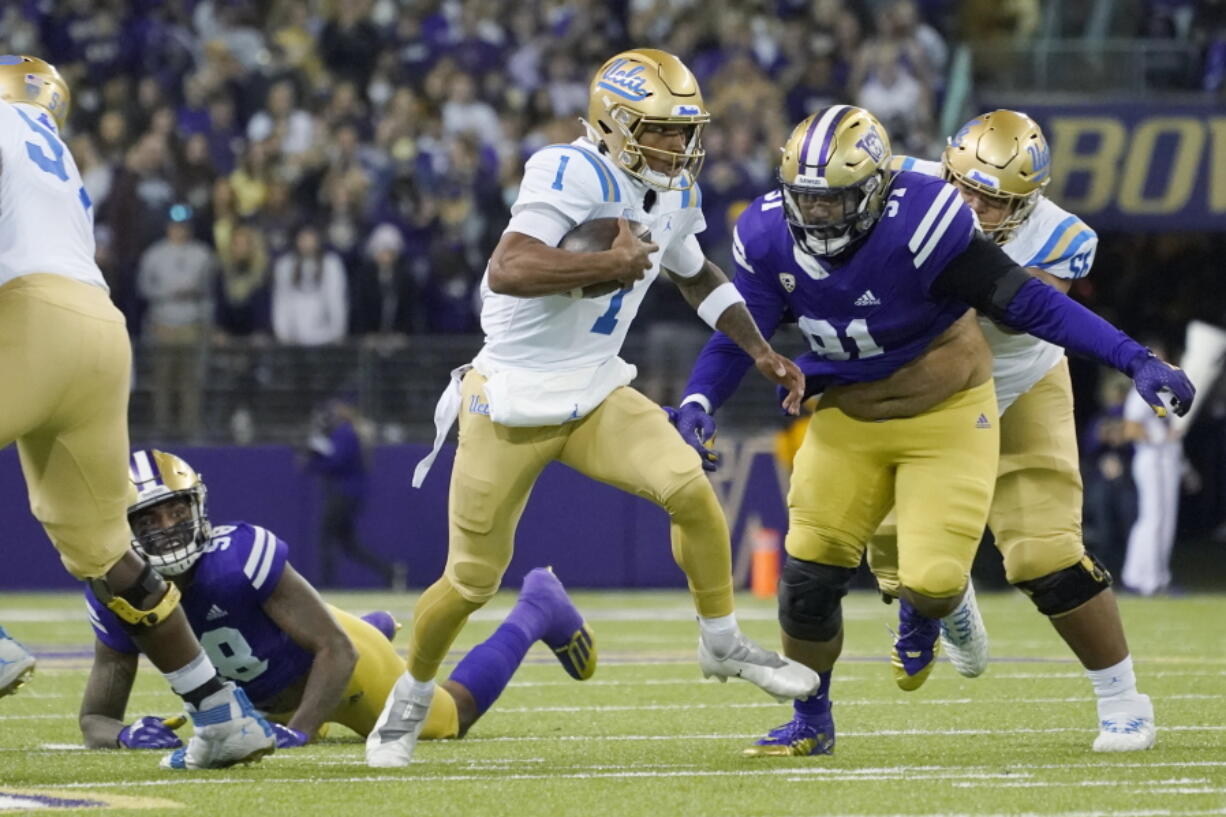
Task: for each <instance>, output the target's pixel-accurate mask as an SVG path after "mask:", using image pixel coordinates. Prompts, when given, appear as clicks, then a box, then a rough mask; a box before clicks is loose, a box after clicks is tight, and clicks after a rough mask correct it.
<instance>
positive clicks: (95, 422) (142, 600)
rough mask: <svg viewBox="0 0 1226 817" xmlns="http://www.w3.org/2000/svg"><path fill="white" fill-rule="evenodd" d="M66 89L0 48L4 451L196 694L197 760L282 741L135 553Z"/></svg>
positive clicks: (122, 352) (118, 389) (73, 569)
mask: <svg viewBox="0 0 1226 817" xmlns="http://www.w3.org/2000/svg"><path fill="white" fill-rule="evenodd" d="M68 107H69V94H68V86H67V85H65V84H64V80H63V78H62V77H61V76H60V74H59V72H58V71H56V70H55V68H53V67H52V66H50V65H48V64H47V63H45V62H43V61H42V60H40V59H36V58H34V57H24V56H0V381H3V382H5V383H8V384H12V385H10V386H9V387H8V388H6V389H5V390H4V393H3V396H2V397H0V447H3V446H6V445H8V444H9V443H11V442H13V441H16V442H17V451H18V454H19V455H20V459H21V470H22V472H23V474H24V475H25V479H26V488H27V490H28V491H29V495H30V509H31V510H32V511H33V513H34V516H35V517H36V518H37V519H38V520H39V522H41V523H42V525H43V529H44V530H45V531H46V532H47V536H48V537H49V538H50V539H51V542H52V543H53V544H54V545H55V548H56V550H58V551H59V553H60V558H61V559H62V560H63V562H64V566H65V567H66V568H68V572H70V573H71V574H72V575H74V576H76V577H77V578H78V579H82V580H84V581H86V582H88V583H89V586H90V587H91V588H92V590H93V592H94V593H95V594H96V595H97V597H98V598H99V599H101V600H102V602H103V603H104V604H105V605H106V607H107V608H108V609H110V610H111V611H113V612H114V613H115V614H116V615H117V616H119V618H120V619H122V621H123V627H124V629H125V630H126V631H127V632H128V633H129V634H130V635H131V636H132V638H133V639H134V640H135V641H136V642H137V643H139V644H140V645H141V649H142V650H144V651H145V653H146V654H147V655H148V656H149V658H150V659H151V660H152V661H153V663H154V664H155V665H156V666H157V668H158V669H159V670H161V671H162V672H163V673H164V674H165V676H166V679H167V680H168V681H169V682H170V685H171V687H172V688H173V689H174V691H175V692H176V693H178V694H179V696H180V697H182V698H183V700H184V701H185V703H186V707H187V711H188V712H189V714H190V715H191V716H192V719H193V722H194V723H195V726H196V733H195V735H194V736H193V737H192V739H191V742H190V743H189V744H188V747H187V752H186V753H187V757H188V762H187V764H186V765H187V766H189V767H191V768H203V767H220V766H229V765H231V764H233V763H239V762H245V761H248V760H255V759H258V758H259V757H261V756H262V755H264V754H267V753H269V752H271V751H272V750H273V747H274V743H273V738H272V730H271V728H270V727H269V726H268V724H267V723H265V722H264V721H263V719H261V718H259V717H257V716H256V715H255V714H254V711H253V710H252V709H251V704H250V702H248V701H247V699H246V697H245V696H244V695H243V693H242V691H241V690H239V689H237V688H236V687H235V686H234V685H233V684H232V683H228V682H225V681H224V680H223V679H222V678H220V677H219V676H218V674H217V670H216V669H215V668H214V667H213V664H212V662H211V661H209V659H208V656H206V655H205V654H204V652H203V651H202V650H201V649H200V644H199V643H198V642H197V641H196V638H195V636H193V635H192V632H191V629H190V628H189V627H188V625H187V619H186V618H185V617H184V615H183V613H182V611H181V610H179V609H178V606H177V605H178V601H179V593H178V591H177V590H175V589H174V588H173V587H171V586H170V585H168V584H167V583H166V582H164V581H163V580H162V578H161V577H160V576H159V575H158V574H157V572H156V571H154V570H153V568H152V567H150V565H149V564H148V563H147V562H146V561H144V560H143V559H141V557H140V555H139V554H137V553H136V552H135V551H133V550H132V549H131V548H130V547H129V546H128V542H129V534H128V523H127V518H126V515H125V510H126V507H127V497H128V490H129V487H130V486H129V485H128V476H127V465H126V463H127V459H128V379H129V374H130V371H131V365H132V350H131V347H130V346H129V343H128V333H127V330H126V328H125V326H124V319H123V315H122V314H120V312H119V310H117V309H116V308H115V307H114V306H113V305H112V304H111V301H110V298H109V297H108V295H107V292H108V290H107V285H106V283H105V281H104V280H103V278H102V272H101V271H100V270H99V269H98V265H97V264H95V263H94V232H93V228H94V212H93V204H92V202H90V200H89V195H88V194H87V193H86V192H85V187H84V185H83V184H82V183H81V175H80V173H79V172H78V171H77V166H76V163H75V162H74V161H73V158H72V154H71V153H69V152H68V150H67V148H65V147H64V142H63V140H62V139H61V138H60V135H59V128H60V127H62V126H63V124H64V121H65V119H67V116H68Z"/></svg>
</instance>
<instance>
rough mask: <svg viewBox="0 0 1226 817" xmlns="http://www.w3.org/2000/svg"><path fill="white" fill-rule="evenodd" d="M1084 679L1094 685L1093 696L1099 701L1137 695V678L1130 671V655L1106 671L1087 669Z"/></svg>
mask: <svg viewBox="0 0 1226 817" xmlns="http://www.w3.org/2000/svg"><path fill="white" fill-rule="evenodd" d="M1086 677H1087V678H1089V679H1090V683H1091V684H1093V685H1094V694H1096V695H1097V696H1098V697H1099V698H1100V699H1101V698H1114V697H1116V696H1117V695H1136V694H1137V676H1136V674H1135V673H1133V671H1132V656H1131V655H1127V656H1124V660H1123V661H1121V662H1119V663H1118V664H1116V665H1115V666H1111V667H1107V668H1106V669H1088V670H1086Z"/></svg>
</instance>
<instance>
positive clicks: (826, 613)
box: [779, 556, 856, 641]
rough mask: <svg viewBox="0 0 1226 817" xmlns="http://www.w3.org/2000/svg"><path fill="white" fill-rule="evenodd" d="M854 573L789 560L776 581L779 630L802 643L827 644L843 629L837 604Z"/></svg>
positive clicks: (841, 610)
mask: <svg viewBox="0 0 1226 817" xmlns="http://www.w3.org/2000/svg"><path fill="white" fill-rule="evenodd" d="M855 572H856V571H855V570H852V569H851V568H849V567H835V566H833V565H824V564H819V563H818V562H806V561H805V560H803V559H797V558H794V557H792V556H789V557H788V558H787V561H785V562H784V563H783V574H782V575H781V576H780V577H779V626H780V627H782V628H783V631H784V632H785V633H787V634H788V635H790V636H791V637H792V638H797V639H800V640H802V641H829V640H830V639H832V638H834V637H835V636H836V635H838V634H839V630H840V629H841V628H842V626H843V608H842V605H841V604H840V602H841V601H842V600H843V597H844V596H846V595H847V588H848V586H849V585H850V584H851V577H852V576H853V575H855Z"/></svg>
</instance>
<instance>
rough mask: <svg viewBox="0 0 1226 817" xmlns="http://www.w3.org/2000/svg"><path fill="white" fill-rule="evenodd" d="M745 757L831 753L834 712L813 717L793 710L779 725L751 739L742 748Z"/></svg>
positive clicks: (827, 707) (832, 752) (803, 755)
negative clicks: (762, 736) (761, 736)
mask: <svg viewBox="0 0 1226 817" xmlns="http://www.w3.org/2000/svg"><path fill="white" fill-rule="evenodd" d="M742 754H744V755H745V756H746V757H805V756H808V755H832V754H834V715H833V714H831V711H830V704H829V702H827V704H826V711H825V712H824V713H822V714H821V715H819V716H817V717H816V718H812V717H809V718H806V717H804V716H802V715H801V714H800V713H797V714H795V715H794V716H793V717H792V719H791V720H790V721H788V722H787V723H785V724H784V725H783V726H779V727H777V728H775V729H772V730H771V731H770V732H768V733H767V735H766V737H764V738H760V739H758V740H756V741H754V744H753V746H750V747H748V748H747V749H745V751H744V752H742Z"/></svg>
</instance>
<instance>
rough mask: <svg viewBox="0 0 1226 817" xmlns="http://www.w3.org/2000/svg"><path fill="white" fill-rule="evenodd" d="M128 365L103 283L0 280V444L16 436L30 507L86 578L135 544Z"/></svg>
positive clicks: (71, 568)
mask: <svg viewBox="0 0 1226 817" xmlns="http://www.w3.org/2000/svg"><path fill="white" fill-rule="evenodd" d="M131 371H132V350H131V346H130V344H129V342H128V333H127V329H126V328H125V325H124V318H123V315H122V314H121V313H120V312H119V310H118V309H116V308H115V306H114V305H113V304H112V303H111V300H110V298H109V297H108V296H107V294H106V292H104V291H103V290H102V289H100V288H99V287H96V286H92V285H90V284H86V283H83V282H81V281H74V280H72V279H70V278H65V277H64V276H62V275H26V276H23V277H20V278H16V279H14V280H12V281H9V282H8V283H6V284H5V285H4V286H2V287H0V383H3V384H4V386H3V388H2V389H0V448H3V447H4V446H7V445H8V444H9V443H11V442H14V441H16V443H17V452H18V455H19V456H20V459H21V470H22V473H23V474H24V475H25V480H26V490H27V492H28V493H29V497H30V510H31V511H32V512H33V513H34V516H35V518H36V519H38V521H39V522H41V523H42V525H43V529H44V530H45V531H46V532H47V536H48V537H50V539H51V542H52V544H54V545H55V548H56V550H58V551H59V553H60V558H61V560H63V562H64V566H65V567H66V568H68V572H70V573H72V574H73V575H74V576H76V577H77V578H79V579H91V578H97V577H100V576H102V575H103V574H105V573H106V572H107V571H108V570H110V569H111V566H112V565H114V564H115V562H117V561H119V559H120V557H121V556H123V554H124V552H125V551H126V550H127V549H128V548H129V547H130V546H131V540H132V534H131V533H130V531H129V530H128V519H127V507H128V491H129V489H130V487H131V486H130V483H129V481H128V384H129V380H130V378H131ZM7 558H9V559H13V558H18V557H16V556H14V554H11V553H10V554H7Z"/></svg>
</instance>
